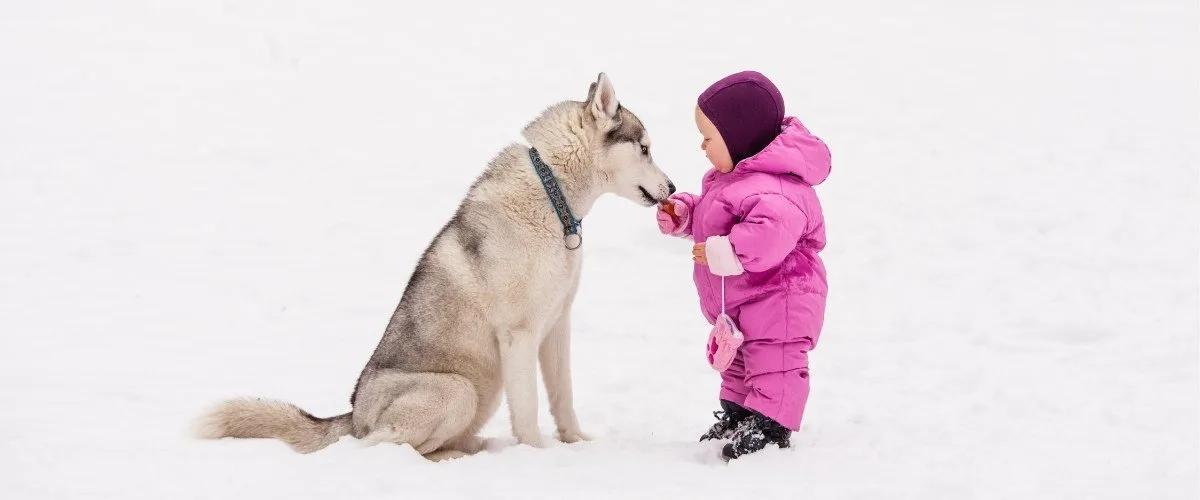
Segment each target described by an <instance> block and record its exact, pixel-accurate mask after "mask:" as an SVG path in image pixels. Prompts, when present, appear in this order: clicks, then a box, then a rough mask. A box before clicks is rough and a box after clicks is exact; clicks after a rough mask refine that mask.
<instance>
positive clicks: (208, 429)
mask: <svg viewBox="0 0 1200 500" xmlns="http://www.w3.org/2000/svg"><path fill="white" fill-rule="evenodd" d="M350 426H351V420H350V414H349V413H347V414H344V415H338V416H336V417H331V418H317V417H314V416H312V415H310V414H309V413H308V412H306V411H304V410H301V409H300V408H298V407H297V406H296V405H293V404H291V403H284V402H282V401H271V400H265V399H235V400H230V401H225V402H223V403H220V404H218V405H216V406H215V407H213V408H212V409H210V410H208V411H207V412H205V413H204V414H203V415H201V416H200V418H198V419H197V420H196V422H195V423H194V425H193V434H194V435H195V436H196V437H197V438H200V439H220V438H226V437H232V438H274V439H279V440H281V441H283V442H285V443H287V444H288V445H290V446H291V447H292V449H294V450H296V451H298V452H300V453H312V452H314V451H317V450H319V449H321V448H324V447H326V446H329V445H331V444H333V443H334V442H336V441H337V440H338V438H341V437H342V436H345V435H346V434H349V433H350Z"/></svg>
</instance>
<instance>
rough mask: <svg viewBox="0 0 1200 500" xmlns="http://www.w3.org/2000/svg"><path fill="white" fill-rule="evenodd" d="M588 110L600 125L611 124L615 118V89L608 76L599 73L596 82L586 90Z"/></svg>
mask: <svg viewBox="0 0 1200 500" xmlns="http://www.w3.org/2000/svg"><path fill="white" fill-rule="evenodd" d="M587 107H588V110H589V111H591V113H592V117H593V118H595V119H596V121H598V122H601V123H606V122H611V121H613V120H615V119H616V117H617V89H615V88H613V84H612V80H609V79H608V75H606V74H604V73H600V75H599V76H597V77H596V82H595V83H593V84H592V85H591V87H589V88H588V100H587Z"/></svg>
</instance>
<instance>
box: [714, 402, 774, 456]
mask: <svg viewBox="0 0 1200 500" xmlns="http://www.w3.org/2000/svg"><path fill="white" fill-rule="evenodd" d="M791 439H792V431H791V430H790V429H788V428H786V427H784V426H782V425H779V422H776V421H774V420H771V419H769V418H767V417H764V416H762V415H760V414H759V413H757V412H753V413H751V414H750V416H749V417H746V419H745V420H742V423H741V425H738V426H737V429H736V430H734V431H733V437H732V442H730V443H729V444H727V445H725V448H724V449H722V450H721V454H722V455H724V456H725V458H726V459H730V460H732V459H734V458H738V457H740V456H742V455H746V454H749V453H754V452H756V451H758V450H761V449H763V448H766V447H767V445H768V444H777V445H779V447H780V448H787V447H789V446H791V445H792V443H791Z"/></svg>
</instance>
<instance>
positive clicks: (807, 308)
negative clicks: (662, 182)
mask: <svg viewBox="0 0 1200 500" xmlns="http://www.w3.org/2000/svg"><path fill="white" fill-rule="evenodd" d="M829 171H830V156H829V149H828V148H827V147H826V146H825V144H824V143H823V142H821V140H820V139H818V138H816V137H814V136H813V135H812V134H810V133H809V131H808V129H806V128H804V125H802V124H801V123H800V121H799V120H797V119H795V118H791V117H788V118H785V119H784V122H783V130H782V132H781V133H780V135H779V136H778V137H776V138H775V140H774V141H772V142H771V143H770V144H769V145H768V146H767V147H766V148H765V149H763V150H762V151H761V152H759V153H758V154H756V155H754V156H751V157H750V158H747V159H745V160H743V161H741V162H740V163H738V165H737V166H736V167H735V168H734V170H733V171H732V172H730V173H728V174H722V173H720V172H718V171H717V170H715V169H714V170H710V171H709V172H708V173H707V174H705V176H704V181H703V184H702V190H701V194H700V195H698V196H697V195H694V194H689V193H678V194H676V195H674V196H672V197H671V199H672V200H673V201H674V202H675V205H676V214H677V215H678V216H679V224H675V223H674V221H673V220H670V219H669V217H666V216H665V214H664V213H662V212H661V211H660V224H659V225H660V229H662V231H663V232H664V233H667V234H671V235H675V236H680V237H690V238H691V239H693V240H695V241H707V242H708V245H707V247H708V249H707V253H708V260H709V266H713V267H712V268H710V267H709V266H703V265H696V267H695V269H694V272H693V277H694V279H695V282H696V291H697V292H698V293H699V295H700V305H701V309H702V310H703V312H704V317H705V318H707V319H708V321H709V323H714V322H715V321H716V318H717V315H718V314H720V312H721V276H717V275H716V274H714V272H719V271H717V266H718V265H721V266H722V267H724V268H726V269H729V268H730V265H732V266H733V268H734V269H735V270H733V271H725V272H724V273H723V274H727V275H730V276H728V277H726V278H725V299H726V313H727V314H728V315H729V316H730V318H732V319H733V320H734V322H735V323H736V324H737V325H738V327H739V329H740V330H741V332H742V334H743V335H744V336H745V342H744V343H743V344H742V346H741V348H740V349H739V350H738V353H737V356H736V357H735V358H734V361H733V364H732V365H731V366H730V367H729V369H727V370H726V371H724V372H722V374H721V379H722V383H721V392H720V398H721V399H725V400H728V401H732V402H734V403H737V404H739V405H741V406H742V407H744V408H749V409H752V410H755V411H757V412H759V413H761V414H763V415H764V416H767V417H769V418H771V419H773V420H775V421H776V422H779V423H780V424H781V425H783V426H784V427H787V428H789V429H791V430H793V431H795V430H799V428H800V420H801V418H802V417H803V415H804V405H805V403H806V402H807V401H808V390H809V380H808V352H809V351H810V350H812V349H813V348H814V347H815V346H816V344H817V339H818V337H819V336H820V334H821V325H822V323H823V322H824V318H825V297H826V294H827V291H828V289H827V287H826V281H825V265H824V264H823V263H822V262H821V259H820V257H818V255H817V253H818V252H820V251H821V250H822V249H823V248H825V219H824V217H823V216H822V214H821V204H820V202H819V201H818V200H817V195H816V192H815V191H814V190H813V186H816V185H818V184H820V183H821V182H824V181H825V178H826V177H828V176H829ZM664 218H666V221H665V222H664V221H663V219H664ZM722 236H727V238H721V237H722ZM722 249H724V252H725V253H726V254H727V255H726V256H722ZM722 259H725V260H728V261H731V262H728V263H725V264H721V263H720V262H717V261H720V260H722ZM739 273H740V274H739ZM731 274H736V275H731Z"/></svg>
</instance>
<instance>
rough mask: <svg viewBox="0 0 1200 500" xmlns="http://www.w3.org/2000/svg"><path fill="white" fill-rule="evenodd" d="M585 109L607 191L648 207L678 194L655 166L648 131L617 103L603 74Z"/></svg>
mask: <svg viewBox="0 0 1200 500" xmlns="http://www.w3.org/2000/svg"><path fill="white" fill-rule="evenodd" d="M583 106H584V109H583V124H584V128H586V129H587V133H589V134H590V135H591V137H590V138H589V139H590V141H589V142H590V143H591V144H594V145H595V146H594V147H593V148H592V151H593V152H594V154H595V158H594V160H595V162H596V168H597V169H599V171H600V173H601V174H602V175H601V176H600V177H601V178H602V179H603V182H604V183H605V186H604V188H603V189H604V191H607V192H611V193H616V194H617V195H619V196H621V197H624V198H628V199H630V200H632V201H634V202H636V203H639V204H642V205H644V206H647V207H648V206H653V205H654V204H655V203H657V202H660V201H663V200H665V199H666V198H667V197H668V196H670V195H671V194H672V193H674V192H675V184H673V183H671V179H669V178H667V175H666V174H664V173H663V171H662V169H660V168H658V165H655V164H654V157H653V156H651V151H650V137H649V136H648V135H646V127H645V126H643V125H642V121H641V120H639V119H638V117H637V116H636V115H634V114H633V112H631V111H629V109H627V108H625V107H624V106H621V104H620V102H619V101H617V91H616V89H614V88H613V84H612V81H610V80H609V79H608V76H607V75H605V74H604V73H600V76H599V77H597V79H596V81H595V82H594V83H592V85H591V87H590V88H588V97H587V100H586V101H585V102H584V103H583Z"/></svg>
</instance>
